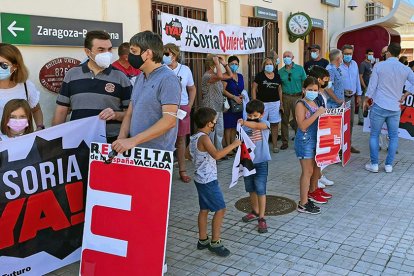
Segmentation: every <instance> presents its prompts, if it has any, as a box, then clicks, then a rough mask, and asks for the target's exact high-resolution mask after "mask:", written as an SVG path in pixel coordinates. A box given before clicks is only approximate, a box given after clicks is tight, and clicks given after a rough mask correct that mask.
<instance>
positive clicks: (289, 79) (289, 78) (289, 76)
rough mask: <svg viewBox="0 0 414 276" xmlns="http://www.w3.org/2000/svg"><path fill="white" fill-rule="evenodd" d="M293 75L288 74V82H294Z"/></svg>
mask: <svg viewBox="0 0 414 276" xmlns="http://www.w3.org/2000/svg"><path fill="white" fill-rule="evenodd" d="M291 77H292V73H288V81H291V80H292V78H291Z"/></svg>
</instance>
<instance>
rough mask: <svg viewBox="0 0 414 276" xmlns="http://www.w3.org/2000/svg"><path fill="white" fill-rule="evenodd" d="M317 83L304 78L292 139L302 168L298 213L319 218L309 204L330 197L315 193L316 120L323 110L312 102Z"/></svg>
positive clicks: (317, 212)
mask: <svg viewBox="0 0 414 276" xmlns="http://www.w3.org/2000/svg"><path fill="white" fill-rule="evenodd" d="M319 87H320V84H319V81H318V80H317V79H316V78H314V77H307V78H306V79H305V81H304V83H303V98H302V99H301V100H299V101H298V102H297V103H296V107H295V116H296V122H297V124H298V130H297V132H296V137H295V152H296V156H297V157H298V159H299V162H300V166H301V167H302V174H301V176H300V182H299V183H300V185H299V186H300V201H299V203H298V208H297V210H298V212H301V213H307V214H319V213H320V208H319V207H318V206H316V205H314V204H313V203H314V202H315V203H320V204H321V203H326V202H328V201H327V198H330V197H332V195H330V194H328V193H326V192H324V191H323V190H322V189H319V188H318V186H317V184H318V179H319V176H320V168H319V167H318V166H317V165H316V162H315V154H316V140H317V131H318V118H319V116H320V115H321V114H323V113H325V108H324V107H323V106H318V104H317V103H316V102H315V99H316V98H317V97H318V95H319Z"/></svg>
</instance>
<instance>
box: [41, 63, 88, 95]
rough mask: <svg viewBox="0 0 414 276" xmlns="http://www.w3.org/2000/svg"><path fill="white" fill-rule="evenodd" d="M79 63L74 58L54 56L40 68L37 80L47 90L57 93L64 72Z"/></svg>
mask: <svg viewBox="0 0 414 276" xmlns="http://www.w3.org/2000/svg"><path fill="white" fill-rule="evenodd" d="M79 64H80V61H79V60H77V59H74V58H70V57H60V58H55V59H53V60H51V61H49V62H48V63H46V64H45V65H44V66H43V67H42V69H40V72H39V81H40V83H41V84H42V85H43V86H44V87H45V88H46V89H47V90H49V91H52V92H55V93H59V90H60V88H61V87H62V82H63V78H64V77H65V75H66V72H67V71H68V70H69V69H70V68H72V67H75V66H77V65H79Z"/></svg>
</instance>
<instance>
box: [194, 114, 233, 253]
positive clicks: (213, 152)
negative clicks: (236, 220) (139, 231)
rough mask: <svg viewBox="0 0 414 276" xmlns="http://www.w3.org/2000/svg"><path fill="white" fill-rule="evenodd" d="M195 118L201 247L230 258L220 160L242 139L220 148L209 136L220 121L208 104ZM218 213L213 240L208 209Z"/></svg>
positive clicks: (199, 245) (213, 228) (196, 176)
mask: <svg viewBox="0 0 414 276" xmlns="http://www.w3.org/2000/svg"><path fill="white" fill-rule="evenodd" d="M193 118H194V121H195V124H196V126H197V128H198V132H197V133H196V134H194V135H193V136H191V138H190V145H189V147H188V148H187V156H188V154H189V155H190V156H191V159H192V161H193V163H194V166H195V173H194V183H195V185H196V188H197V192H198V200H199V204H200V212H199V214H198V229H199V240H198V243H197V249H199V250H201V249H205V248H208V250H210V251H211V252H213V253H215V254H217V255H218V256H221V257H226V256H228V255H229V254H230V251H229V250H228V249H227V248H225V247H224V245H223V244H222V243H221V240H220V233H221V224H222V222H223V217H224V213H225V211H226V209H225V208H226V204H225V203H224V198H223V194H222V192H221V190H220V186H219V183H218V181H217V164H216V160H218V159H221V158H223V157H225V156H226V155H227V154H228V153H230V152H231V151H232V150H233V149H235V148H237V147H238V146H239V145H240V144H241V142H240V140H238V139H236V140H235V141H234V142H233V143H231V144H230V145H229V146H227V147H226V148H224V149H222V150H220V151H217V149H216V148H215V147H214V145H213V143H212V142H211V140H210V138H209V136H208V135H209V134H210V133H211V132H212V131H214V127H215V125H216V123H217V112H216V111H214V110H213V109H211V108H208V107H202V108H200V109H198V110H197V111H196V112H195V114H194V117H193ZM209 211H212V212H215V213H214V216H213V221H212V237H211V241H210V240H209V238H208V235H207V218H208V212H209Z"/></svg>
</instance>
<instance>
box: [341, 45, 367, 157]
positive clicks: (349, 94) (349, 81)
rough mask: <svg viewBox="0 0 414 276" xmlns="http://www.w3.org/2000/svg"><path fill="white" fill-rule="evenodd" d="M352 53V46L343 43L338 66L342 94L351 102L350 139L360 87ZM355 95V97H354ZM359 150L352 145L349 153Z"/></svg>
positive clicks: (358, 101)
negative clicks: (342, 56)
mask: <svg viewBox="0 0 414 276" xmlns="http://www.w3.org/2000/svg"><path fill="white" fill-rule="evenodd" d="M353 53H354V47H353V46H352V45H349V44H345V45H344V46H343V47H342V54H343V55H344V62H343V63H342V64H341V65H340V66H339V68H340V69H341V72H342V83H343V85H344V96H345V101H346V102H351V127H350V129H351V140H352V129H353V127H354V118H355V100H356V103H357V104H358V105H359V104H360V102H361V96H362V89H361V82H360V79H359V69H358V64H357V63H356V62H355V61H354V60H352V55H353ZM355 96H356V99H355ZM360 152H361V151H360V150H358V149H356V148H355V147H354V146H352V143H351V153H360Z"/></svg>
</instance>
